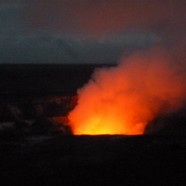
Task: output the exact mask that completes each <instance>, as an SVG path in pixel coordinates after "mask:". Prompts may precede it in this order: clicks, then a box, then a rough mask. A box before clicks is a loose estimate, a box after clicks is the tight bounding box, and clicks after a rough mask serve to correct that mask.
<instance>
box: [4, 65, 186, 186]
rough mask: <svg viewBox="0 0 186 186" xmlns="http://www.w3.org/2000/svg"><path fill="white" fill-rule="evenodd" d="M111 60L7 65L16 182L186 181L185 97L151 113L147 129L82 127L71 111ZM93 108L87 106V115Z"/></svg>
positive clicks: (7, 138)
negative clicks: (80, 93)
mask: <svg viewBox="0 0 186 186" xmlns="http://www.w3.org/2000/svg"><path fill="white" fill-rule="evenodd" d="M105 67H107V68H110V69H112V68H114V67H113V66H112V65H109V66H108V65H106V64H102V65H1V68H0V158H1V163H0V172H1V175H0V178H1V182H5V183H7V184H11V185H12V184H15V183H16V184H24V185H29V184H31V185H33V184H38V183H42V184H52V185H56V184H57V183H60V184H62V185H82V184H87V185H90V184H93V185H96V184H100V185H107V184H110V185H124V184H126V185H141V184H145V183H147V182H148V183H149V184H150V183H155V184H156V185H176V184H177V183H183V181H184V179H185V176H186V159H185V156H186V109H185V106H184V103H182V107H177V108H176V109H172V108H171V111H170V109H168V111H166V112H161V114H159V115H157V116H156V117H154V118H152V119H151V118H150V119H149V118H148V119H149V123H148V125H146V126H145V128H144V130H143V132H142V133H141V132H139V133H135V132H134V133H130V132H129V133H126V134H123V133H117V132H115V133H112V132H111V133H107V132H106V133H104V132H103V133H102V132H100V133H97V130H96V133H95V134H94V133H87V134H86V133H84V132H82V134H81V133H80V134H78V135H75V134H74V130H73V127H74V125H71V124H70V121H69V117H68V116H69V113H71V112H72V111H73V109H74V108H76V106H77V104H78V95H77V90H78V89H79V88H80V87H82V86H84V84H86V83H87V82H88V81H89V79H90V77H91V74H92V73H93V72H94V69H98V68H105ZM110 87H113V85H112V84H110ZM181 101H182V100H181ZM169 104H170V103H169ZM163 106H164V105H163ZM174 106H175V105H174ZM175 107H176V106H175ZM175 107H174V108H175ZM101 108H102V107H101ZM88 109H89V107H87V110H88ZM161 109H165V107H162V108H161ZM134 110H135V111H136V112H137V111H138V110H136V109H134ZM165 110H166V109H165ZM85 114H86V113H85V112H84V113H81V118H84V117H85ZM140 119H141V118H140ZM82 121H83V120H82ZM115 125H117V124H116V123H115ZM72 126H73V127H72ZM140 131H141V130H140Z"/></svg>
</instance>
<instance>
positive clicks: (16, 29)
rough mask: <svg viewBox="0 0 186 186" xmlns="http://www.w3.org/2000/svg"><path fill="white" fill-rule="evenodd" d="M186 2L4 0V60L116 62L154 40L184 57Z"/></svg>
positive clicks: (0, 10) (0, 44)
mask: <svg viewBox="0 0 186 186" xmlns="http://www.w3.org/2000/svg"><path fill="white" fill-rule="evenodd" d="M185 7H186V3H185V1H184V0H178V1H176V0H175V1H174V0H172V1H171V0H164V1H162V0H161V1H160V0H141V1H138V0H118V1H115V0H102V1H100V0H99V1H98V0H71V1H69V0H28V1H23V0H14V1H13V0H7V1H5V0H4V1H3V0H0V15H1V16H0V63H112V62H115V61H116V60H117V59H118V58H120V57H121V54H123V55H125V54H128V53H130V52H132V51H135V50H139V49H144V48H148V47H151V46H154V45H163V46H164V47H166V48H168V49H170V50H171V51H172V50H178V51H179V52H177V53H176V54H178V53H180V54H179V56H182V59H184V57H185V55H184V51H183V50H184V49H183V48H184V46H185V31H186V25H185ZM180 51H181V52H180Z"/></svg>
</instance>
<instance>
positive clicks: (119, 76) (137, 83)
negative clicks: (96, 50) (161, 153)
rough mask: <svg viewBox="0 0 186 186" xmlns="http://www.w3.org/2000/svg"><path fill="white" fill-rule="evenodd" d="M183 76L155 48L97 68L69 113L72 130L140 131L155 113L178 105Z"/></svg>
mask: <svg viewBox="0 0 186 186" xmlns="http://www.w3.org/2000/svg"><path fill="white" fill-rule="evenodd" d="M184 79H185V78H184V77H183V76H182V75H181V74H180V73H178V69H177V68H176V67H175V66H174V65H173V63H171V62H170V60H169V58H168V57H167V55H165V54H163V53H159V52H155V51H154V50H152V51H149V54H137V55H134V56H132V57H130V58H129V59H125V60H121V63H120V64H119V65H118V66H117V67H110V68H101V69H97V70H96V71H95V72H94V74H93V76H92V79H91V80H90V81H89V82H88V84H86V85H85V86H84V87H83V88H81V89H80V90H78V103H77V106H76V107H75V108H74V110H72V111H71V112H70V113H69V115H68V119H69V121H70V126H71V127H72V130H73V133H74V134H91V135H95V134H127V135H135V134H143V132H144V130H145V127H146V125H147V124H148V123H149V122H150V121H151V120H152V119H154V118H155V117H156V116H157V115H159V114H162V113H165V112H170V111H173V110H174V109H177V108H179V107H181V103H182V102H183V101H184V100H185V90H186V86H185V84H184V83H183V82H184Z"/></svg>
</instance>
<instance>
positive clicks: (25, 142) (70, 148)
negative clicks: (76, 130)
mask: <svg viewBox="0 0 186 186" xmlns="http://www.w3.org/2000/svg"><path fill="white" fill-rule="evenodd" d="M0 149H1V153H0V159H1V163H0V171H1V174H0V177H1V183H6V184H9V185H15V184H19V185H20V184H21V185H22V184H23V185H37V184H39V183H42V184H46V185H48V184H50V185H56V184H58V183H60V184H61V185H83V184H86V185H98V184H100V185H141V184H144V183H147V184H153V185H154V184H155V185H184V180H185V176H186V159H185V157H186V137H175V136H174V137H173V136H172V137H160V136H131V137H127V136H60V135H58V136H37V137H36V136H35V137H34V136H32V137H28V138H25V139H17V140H16V139H14V140H13V139H12V140H9V141H7V140H6V141H4V140H1V142H0ZM1 185H5V184H1Z"/></svg>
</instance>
